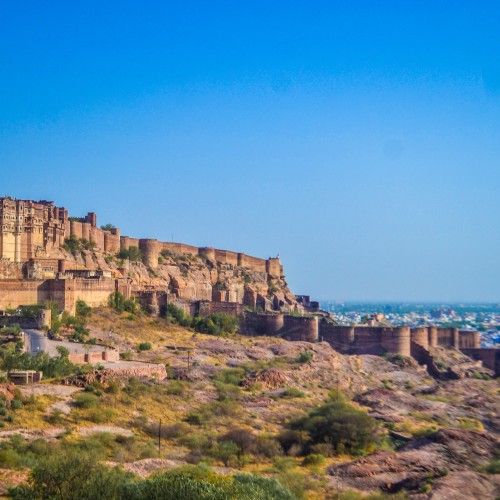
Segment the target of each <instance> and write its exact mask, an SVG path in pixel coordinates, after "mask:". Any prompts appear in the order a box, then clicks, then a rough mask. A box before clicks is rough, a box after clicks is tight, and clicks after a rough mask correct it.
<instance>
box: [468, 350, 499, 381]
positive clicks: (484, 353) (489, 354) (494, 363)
mask: <svg viewBox="0 0 500 500" xmlns="http://www.w3.org/2000/svg"><path fill="white" fill-rule="evenodd" d="M461 351H462V352H463V353H464V354H465V355H467V356H469V357H471V358H473V359H476V360H478V361H482V362H483V365H484V366H485V367H486V368H489V369H490V370H493V371H494V372H495V375H496V376H497V377H498V376H500V349H486V348H482V349H481V348H468V347H464V348H462V349H461Z"/></svg>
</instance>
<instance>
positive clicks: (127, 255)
mask: <svg viewBox="0 0 500 500" xmlns="http://www.w3.org/2000/svg"><path fill="white" fill-rule="evenodd" d="M118 257H119V258H120V259H128V260H130V261H133V262H135V261H138V260H142V253H141V251H140V250H139V248H138V247H135V246H131V247H129V248H128V250H126V249H124V248H123V249H122V250H120V253H119V254H118Z"/></svg>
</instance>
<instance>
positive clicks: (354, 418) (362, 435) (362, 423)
mask: <svg viewBox="0 0 500 500" xmlns="http://www.w3.org/2000/svg"><path fill="white" fill-rule="evenodd" d="M292 429H295V430H298V431H305V432H306V433H307V435H308V437H309V440H308V446H310V445H314V444H318V443H329V444H331V445H332V447H333V449H334V450H335V451H336V452H337V453H344V452H347V453H351V454H359V453H363V452H364V451H366V450H367V449H368V448H369V447H370V446H372V445H373V444H374V443H375V440H376V438H377V422H376V421H375V419H373V418H372V417H370V416H369V415H368V414H367V413H365V412H364V411H361V410H358V409H357V408H355V407H354V406H352V405H350V404H349V403H346V402H344V401H332V400H329V401H328V402H327V403H325V404H324V405H322V406H320V407H318V408H315V409H313V410H312V411H311V412H310V413H309V415H307V416H306V417H304V418H302V419H300V420H297V421H295V422H294V423H293V424H292Z"/></svg>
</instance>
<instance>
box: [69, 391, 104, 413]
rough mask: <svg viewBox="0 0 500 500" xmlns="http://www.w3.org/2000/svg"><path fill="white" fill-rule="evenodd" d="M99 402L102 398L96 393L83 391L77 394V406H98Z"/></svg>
mask: <svg viewBox="0 0 500 500" xmlns="http://www.w3.org/2000/svg"><path fill="white" fill-rule="evenodd" d="M99 403H100V399H99V397H98V396H96V395H95V394H92V393H88V392H82V393H80V394H77V395H76V397H75V403H74V404H75V406H76V407H77V408H84V409H88V408H94V407H96V406H97V405H99Z"/></svg>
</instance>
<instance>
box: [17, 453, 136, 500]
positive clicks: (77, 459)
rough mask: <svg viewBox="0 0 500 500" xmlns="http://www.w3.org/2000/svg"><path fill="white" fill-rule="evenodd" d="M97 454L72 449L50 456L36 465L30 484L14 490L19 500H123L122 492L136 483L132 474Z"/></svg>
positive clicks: (30, 477)
mask: <svg viewBox="0 0 500 500" xmlns="http://www.w3.org/2000/svg"><path fill="white" fill-rule="evenodd" d="M96 458H97V457H96V456H94V455H93V454H91V453H89V452H86V451H83V450H81V449H80V450H77V449H74V448H70V449H67V450H61V451H58V453H54V454H49V455H47V456H46V457H45V458H44V460H41V461H40V462H39V463H38V465H36V466H35V467H34V468H33V469H32V471H31V473H30V475H29V479H28V485H21V486H18V487H16V488H12V489H11V490H10V491H9V493H10V495H11V496H12V498H14V499H16V500H28V499H30V500H32V499H37V498H40V499H43V498H47V499H49V498H50V499H54V500H81V499H86V498H87V499H95V500H101V499H102V500H107V499H109V498H123V494H122V491H123V490H124V489H125V488H126V486H127V484H129V483H131V482H132V474H130V473H125V472H123V471H121V470H119V469H108V468H107V467H105V466H104V465H101V464H99V463H98V461H97V459H96Z"/></svg>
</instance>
